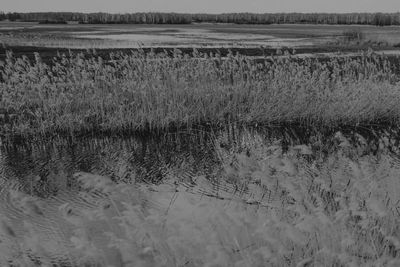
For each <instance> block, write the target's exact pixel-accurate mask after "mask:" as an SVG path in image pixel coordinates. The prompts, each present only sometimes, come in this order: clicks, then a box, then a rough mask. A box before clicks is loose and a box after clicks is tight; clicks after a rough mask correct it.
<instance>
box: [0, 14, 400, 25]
mask: <svg viewBox="0 0 400 267" xmlns="http://www.w3.org/2000/svg"><path fill="white" fill-rule="evenodd" d="M0 20H10V21H30V22H41V23H67V22H70V21H74V22H78V23H83V24H113V23H118V24H190V23H201V22H208V23H236V24H285V23H288V24H294V23H304V24H359V25H378V26H387V25H400V12H397V13H264V14H255V13H224V14H185V13H158V12H147V13H127V14H111V13H76V12H30V13H17V12H12V13H4V12H0Z"/></svg>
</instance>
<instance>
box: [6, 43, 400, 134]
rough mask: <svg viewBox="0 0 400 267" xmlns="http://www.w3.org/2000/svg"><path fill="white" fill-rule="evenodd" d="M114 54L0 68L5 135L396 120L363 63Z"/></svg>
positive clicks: (13, 62) (389, 78)
mask: <svg viewBox="0 0 400 267" xmlns="http://www.w3.org/2000/svg"><path fill="white" fill-rule="evenodd" d="M193 54H194V55H193V56H189V55H182V53H180V51H179V50H176V51H175V53H174V55H172V56H167V55H166V54H154V53H148V54H145V53H142V52H132V53H131V54H123V53H113V54H111V55H110V60H103V59H102V58H98V57H96V56H95V55H93V54H92V55H91V56H87V55H84V54H76V55H72V54H71V55H59V56H58V57H56V58H55V59H54V62H53V63H52V64H46V63H43V62H42V61H41V58H40V55H38V54H37V55H36V60H35V61H34V62H31V61H29V59H28V58H27V57H22V58H14V57H13V56H12V54H11V53H8V55H7V58H6V60H5V62H3V63H2V64H1V65H0V74H1V82H0V107H1V109H0V114H1V117H0V120H1V124H2V126H3V127H2V130H1V133H2V134H5V135H10V134H17V135H27V134H38V133H51V132H75V131H94V130H102V131H121V130H129V131H134V130H157V129H165V128H169V127H183V126H184V127H192V126H193V125H195V124H206V123H209V124H213V125H219V124H225V123H229V122H237V123H243V124H256V123H281V122H300V123H308V124H324V125H332V124H355V123H359V122H376V121H379V120H385V121H392V122H397V121H398V120H399V118H400V105H398V103H399V102H400V92H399V89H400V84H399V77H398V75H396V74H395V72H394V71H393V66H392V65H391V64H390V63H389V62H388V61H387V60H386V59H385V58H382V57H380V56H376V55H373V53H372V54H371V53H365V55H363V56H362V57H361V58H358V59H350V58H347V59H346V58H345V59H337V58H331V59H330V60H328V61H327V62H319V61H316V60H311V59H306V60H299V59H297V58H296V57H293V56H283V57H276V58H272V60H266V61H265V62H264V63H259V62H256V61H254V60H252V59H251V58H248V57H243V56H240V55H232V54H230V55H228V57H226V58H221V57H219V56H218V55H207V54H199V53H198V52H196V51H194V52H193Z"/></svg>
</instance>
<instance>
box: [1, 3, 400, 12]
mask: <svg viewBox="0 0 400 267" xmlns="http://www.w3.org/2000/svg"><path fill="white" fill-rule="evenodd" d="M0 11H5V12H11V11H15V12H37V11H43V12H46V11H77V12H100V11H101V12H109V13H131V12H151V11H154V12H178V13H224V12H254V13H274V12H328V13H329V12H332V13H336V12H339V13H346V12H398V11H400V0H1V4H0Z"/></svg>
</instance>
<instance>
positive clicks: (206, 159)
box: [0, 124, 400, 197]
mask: <svg viewBox="0 0 400 267" xmlns="http://www.w3.org/2000/svg"><path fill="white" fill-rule="evenodd" d="M399 131H400V129H399V128H396V127H393V126H391V127H384V125H368V126H357V127H342V128H340V129H337V128H324V129H321V128H318V127H302V126H295V127H294V126H293V125H284V124H282V125H280V126H276V127H271V126H268V127H267V126H263V127H260V126H255V127H246V128H243V127H238V126H234V125H230V126H227V127H225V128H224V129H219V130H217V131H213V130H211V129H208V130H204V131H202V130H199V129H197V130H186V131H177V132H169V133H162V134H160V133H158V134H149V135H142V136H129V135H126V136H112V135H103V136H93V135H90V136H81V137H56V138H52V139H51V140H47V141H43V140H42V141H36V142H29V140H28V141H27V140H25V141H24V142H17V141H16V142H14V143H5V144H3V145H2V146H1V152H0V153H1V154H0V176H1V177H0V178H1V179H4V180H14V181H18V183H20V184H21V186H22V188H24V191H25V192H27V193H29V194H33V195H37V196H41V197H46V196H49V195H56V194H57V192H59V191H60V190H67V189H68V190H78V189H79V186H78V184H77V182H76V180H75V179H74V178H73V174H74V173H76V172H88V173H93V174H99V175H104V176H108V177H111V179H113V180H114V181H116V182H128V183H132V182H135V183H138V182H139V183H149V184H162V183H164V182H166V181H172V180H173V181H174V182H176V183H183V184H186V185H187V186H191V185H193V184H194V180H195V178H196V177H199V176H205V177H206V178H207V179H208V180H213V181H215V180H218V176H219V175H221V171H223V168H224V166H223V165H224V162H223V159H221V152H222V153H224V154H234V153H236V154H240V153H244V154H246V155H248V156H250V154H252V153H253V152H252V151H251V150H252V149H256V147H257V146H258V147H260V148H262V147H264V148H265V147H268V146H272V145H277V146H279V147H280V148H281V150H282V153H286V152H288V151H289V150H290V149H291V147H294V146H296V145H307V146H309V147H310V148H311V149H312V151H314V152H317V151H318V157H321V156H329V155H330V154H332V153H334V152H335V151H336V150H337V149H338V148H339V147H340V143H341V142H343V138H345V139H346V142H348V143H349V145H350V146H351V147H353V148H354V149H356V148H357V147H358V148H359V147H361V146H362V151H361V152H360V153H362V155H371V156H377V155H379V151H380V150H381V148H382V147H383V146H384V147H385V148H386V149H387V150H388V151H389V152H390V153H391V154H392V155H393V157H397V156H398V155H399V147H400V138H399ZM341 138H342V139H341ZM257 142H258V143H257ZM359 150H360V149H359ZM315 157H316V154H315V153H314V155H313V156H312V158H315ZM310 158H311V156H310ZM172 177H173V179H171V178H172Z"/></svg>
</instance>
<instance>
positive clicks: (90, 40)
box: [0, 14, 400, 267]
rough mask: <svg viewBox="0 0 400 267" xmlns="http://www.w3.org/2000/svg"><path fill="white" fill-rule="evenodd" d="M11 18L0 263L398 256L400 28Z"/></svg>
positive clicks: (367, 261)
mask: <svg viewBox="0 0 400 267" xmlns="http://www.w3.org/2000/svg"><path fill="white" fill-rule="evenodd" d="M31 15H32V14H31ZM33 15H35V14H33ZM33 15H32V16H33ZM36 15H37V16H38V17H40V16H41V15H43V14H36ZM44 15H45V14H44ZM64 15H65V16H69V15H71V14H64ZM78 15H79V14H78ZM100 15H103V16H104V17H105V18H107V14H100ZM100 15H99V16H100ZM153 15H154V14H153ZM364 15H365V14H364ZM96 16H97V15H96ZM382 16H383V17H382V18H384V15H383V14H382ZM153 17H154V18H156V17H157V16H156V15H154V16H153ZM220 18H221V19H229V17H224V16H221V17H220ZM271 18H277V19H279V17H273V16H272V17H271ZM312 18H313V16H309V17H308V19H312ZM337 18H338V19H340V18H339V17H337ZM358 18H364V19H365V20H366V21H367V22H368V21H369V20H368V19H371V18H372V17H368V16H364V17H363V16H361V15H360V16H359V17H358ZM388 18H390V16H388ZM115 19H116V18H115ZM204 19H206V18H204ZM232 19H238V18H237V17H235V18H232ZM287 19H290V17H287ZM325 19H328V20H330V19H335V16H333V15H332V16H331V17H330V16H328V15H326V17H325ZM349 19H350V17H349ZM376 19H377V18H376ZM106 21H107V19H106ZM382 21H384V20H382ZM368 23H369V22H368ZM368 23H367V24H368ZM382 23H383V22H382ZM6 24H7V25H6ZM11 24H12V23H10V22H7V23H5V24H4V23H3V24H0V34H1V41H2V42H3V45H4V48H2V50H0V52H1V53H2V52H3V51H4V54H0V60H1V61H0V265H1V266H29V267H30V266H60V267H61V266H71V267H75V266H101V267H102V266H115V267H120V266H124V267H125V266H135V267H136V266H166V267H169V266H279V267H280V266H298V267H300V266H304V267H305V266H398V265H400V256H399V249H400V232H399V225H400V224H399V223H400V221H399V220H400V216H399V214H400V213H399V203H400V195H399V192H400V184H399V181H398V173H399V171H400V161H399V156H400V141H399V138H398V136H399V132H400V128H399V122H400V105H399V103H400V69H399V67H400V66H399V62H400V61H399V58H398V56H396V55H395V54H396V53H398V51H397V50H393V49H395V46H396V44H398V43H400V40H399V39H398V38H399V37H398V36H397V35H396V33H397V28H396V27H388V28H376V27H371V26H354V25H351V26H340V27H339V26H337V25H336V26H333V25H271V26H268V27H266V26H265V25H264V26H254V25H253V26H251V27H249V26H247V25H240V26H238V25H230V24H224V25H211V24H210V25H208V24H207V25H197V24H195V25H185V26H182V25H179V26H177V25H174V26H171V25H166V26H162V25H161V26H159V25H157V26H154V25H153V26H152V25H140V26H138V25H135V26H134V27H132V26H129V25H118V26H115V25H114V26H110V25H66V26H65V28H61V27H64V25H63V26H59V25H48V24H41V25H37V23H36V24H32V23H27V22H19V23H17V24H12V25H13V26H10V25H11ZM7 27H8V28H7ZM10 27H11V28H10ZM12 27H16V28H12ZM61 29H63V30H61ZM61 33H63V34H64V33H66V34H64V35H63V36H62V35H61ZM378 33H380V34H378ZM34 36H38V37H35V38H36V39H35V38H33V37H34ZM160 36H163V38H165V39H160ZM121 37H124V38H125V37H126V38H128V39H127V40H125V41H124V40H119V39H118V38H121ZM129 38H134V39H133V41H132V40H129ZM135 38H136V39H135ZM146 38H147V39H146ZM152 38H153V39H152ZM171 38H172V39H171ZM173 38H175V39H173ZM106 39H108V41H107V40H106ZM112 39H115V40H112ZM244 39H247V43H245V42H243V40H244ZM138 40H143V41H146V42H147V41H148V42H147V45H146V46H145V47H143V48H142V47H140V46H141V45H140V44H139V45H138V44H137V43H136V44H135V45H134V44H133V43H134V42H137V41H138ZM149 40H150V41H149ZM152 40H154V41H155V42H153V41H152ZM273 40H275V41H277V43H276V46H275V45H272V41H273ZM288 40H292V44H293V45H290V48H288V46H287V44H288ZM269 41H271V42H269ZM157 42H158V43H157ZM210 42H211V43H212V42H214V43H215V46H214V47H207V46H206V44H208V43H210ZM305 42H309V44H306V45H305ZM260 43H261V44H263V45H266V46H262V47H261V46H260ZM159 44H162V45H164V47H163V46H162V45H161V46H160V45H159ZM237 44H239V45H237ZM283 44H284V45H283ZM14 45H18V47H15V46H14ZM32 45H35V46H32ZM36 46H41V47H36ZM180 46H182V47H181V48H182V49H177V47H180ZM196 46H198V47H199V48H198V49H196V48H193V47H196ZM282 46H285V47H286V48H282ZM77 47H80V48H87V49H80V50H67V49H66V48H77ZM93 47H96V48H99V47H103V48H106V49H104V50H93V49H89V48H93ZM120 47H128V49H124V50H122V49H113V48H120ZM132 47H134V49H129V48H132ZM368 47H372V48H374V49H378V50H379V51H374V50H373V49H371V48H370V49H364V48H368ZM359 49H364V50H362V51H358V50H359ZM382 49H386V50H387V51H389V50H390V52H391V53H392V55H391V56H390V57H388V56H385V55H384V54H383V51H382ZM11 50H15V51H16V53H15V54H13V52H11ZM337 50H340V51H342V52H343V53H331V52H334V51H337ZM32 51H36V52H35V53H32ZM299 51H300V53H299ZM316 51H319V52H329V53H325V54H323V53H320V54H316V53H315V52H316ZM38 52H40V53H38ZM241 52H243V53H241ZM344 52H352V54H351V55H349V54H348V53H344ZM305 53H308V54H305ZM313 53H314V54H313ZM25 54H26V55H25ZM310 54H311V55H310Z"/></svg>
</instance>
